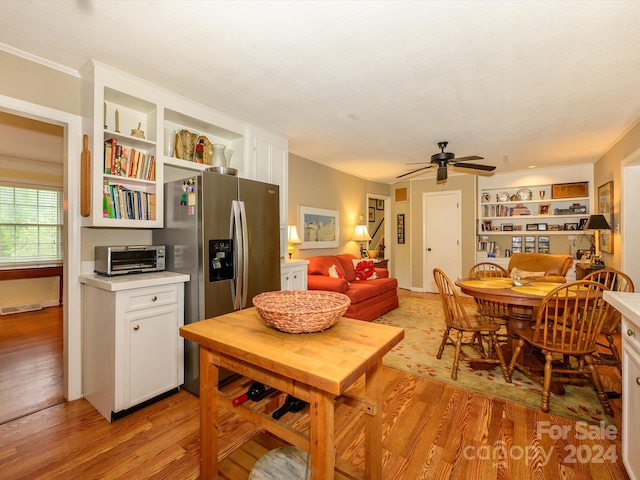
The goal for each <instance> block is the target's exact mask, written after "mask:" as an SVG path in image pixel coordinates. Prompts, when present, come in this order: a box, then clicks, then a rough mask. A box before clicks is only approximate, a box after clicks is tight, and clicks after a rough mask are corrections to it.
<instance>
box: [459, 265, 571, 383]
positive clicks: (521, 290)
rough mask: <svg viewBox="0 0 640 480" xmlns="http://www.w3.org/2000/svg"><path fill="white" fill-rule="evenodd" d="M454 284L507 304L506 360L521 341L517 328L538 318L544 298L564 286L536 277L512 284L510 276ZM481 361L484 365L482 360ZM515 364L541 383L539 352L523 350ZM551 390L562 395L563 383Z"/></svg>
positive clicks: (493, 300) (541, 363) (472, 295)
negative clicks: (538, 372) (534, 372)
mask: <svg viewBox="0 0 640 480" xmlns="http://www.w3.org/2000/svg"><path fill="white" fill-rule="evenodd" d="M455 283H456V285H457V286H458V287H459V288H460V291H461V292H462V293H464V294H465V295H469V296H470V297H474V298H478V299H481V300H485V301H491V302H497V303H502V304H504V305H506V306H507V310H508V312H509V319H508V321H507V336H508V338H509V341H508V342H507V345H505V346H504V347H503V350H504V355H505V359H510V358H511V354H512V352H513V351H514V350H515V344H516V343H517V341H518V337H517V335H516V334H514V333H513V332H514V331H515V330H516V329H518V328H527V327H530V326H531V325H532V323H533V322H534V321H535V319H536V316H537V314H538V309H539V308H540V305H541V304H542V300H543V299H544V297H545V296H546V295H547V294H548V293H549V292H551V291H552V290H553V289H555V288H556V287H559V286H561V285H564V284H562V283H556V282H544V281H535V280H531V281H529V280H525V281H523V282H522V285H513V280H512V279H511V278H508V277H507V278H502V277H501V278H496V277H487V278H484V279H462V280H457V281H456V282H455ZM478 363H479V364H481V361H480V362H478ZM493 366H494V365H492V367H493ZM516 367H517V368H518V369H519V370H521V371H523V373H525V374H527V375H528V376H530V377H531V378H532V379H534V380H536V381H537V382H540V383H541V377H539V376H538V375H535V374H532V373H531V372H532V371H537V370H539V369H542V368H543V367H544V362H541V361H540V358H539V355H537V354H535V352H533V351H531V349H526V348H523V349H522V353H521V355H520V358H519V359H518V361H517V362H516ZM521 367H522V368H521ZM551 391H552V392H553V393H555V394H556V395H563V394H564V386H563V385H562V384H560V383H558V382H552V385H551Z"/></svg>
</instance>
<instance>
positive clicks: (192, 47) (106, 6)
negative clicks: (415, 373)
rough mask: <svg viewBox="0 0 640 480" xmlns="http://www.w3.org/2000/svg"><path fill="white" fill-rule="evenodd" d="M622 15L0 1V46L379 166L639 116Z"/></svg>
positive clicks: (569, 139)
mask: <svg viewBox="0 0 640 480" xmlns="http://www.w3.org/2000/svg"><path fill="white" fill-rule="evenodd" d="M639 26H640V2H638V1H635V0H634V1H579V2H572V1H563V2H556V1H548V2H545V1H500V2H498V1H482V2H475V1H465V2H455V1H446V2H438V1H423V2H420V1H410V2H402V1H396V2H391V1H377V2H369V1H351V2H346V1H321V2H313V1H298V2H293V1H291V2H275V1H259V2H253V1H250V2H241V1H225V2H216V1H186V0H183V1H142V0H138V1H126V2H125V1H63V0H60V1H48V0H45V1H29V0H27V1H21V0H3V1H0V43H1V44H5V48H7V49H8V50H9V51H12V49H17V50H20V51H22V52H25V53H27V54H31V55H35V56H38V57H42V58H44V59H47V60H49V61H51V62H54V63H56V64H59V65H62V66H65V67H67V68H68V69H71V70H73V71H77V70H78V69H79V68H80V67H81V66H82V65H84V64H85V63H86V62H87V60H89V59H90V58H94V59H96V60H99V61H101V62H103V63H106V64H108V65H112V66H114V67H116V68H119V69H121V70H123V71H126V72H129V73H131V74H133V75H136V76H139V77H142V78H145V79H147V80H150V81H152V82H154V83H156V84H158V85H161V86H163V87H166V88H168V89H170V90H173V91H175V92H178V93H181V94H183V95H186V96H188V97H191V98H194V99H196V100H198V101H200V102H202V103H205V104H207V105H210V106H212V107H215V108H216V109H218V110H221V111H224V112H227V113H229V114H232V115H234V116H236V117H239V118H242V119H246V120H251V121H254V122H256V123H258V124H261V125H263V126H265V127H268V128H271V129H273V130H276V131H281V132H283V133H285V134H286V135H287V136H288V137H289V138H290V151H291V152H293V153H296V154H299V155H302V156H304V157H306V158H309V159H311V160H314V161H317V162H319V163H323V164H326V165H329V166H332V167H335V168H338V169H340V170H343V171H346V172H349V173H352V174H355V175H358V176H361V177H364V178H368V179H370V180H375V181H381V182H386V183H391V182H393V181H394V180H395V176H397V175H400V174H402V173H405V172H407V171H408V167H407V166H406V165H405V163H407V162H418V161H423V160H426V159H428V158H429V156H430V155H431V154H433V153H435V152H436V151H437V145H436V143H437V142H438V141H440V140H448V141H449V148H448V150H449V151H452V152H455V154H456V155H457V156H459V157H460V156H467V155H480V156H482V157H484V158H485V160H484V161H481V162H478V163H486V164H489V165H496V166H497V167H498V170H497V171H510V170H520V169H523V168H526V166H527V165H530V164H536V165H539V166H551V165H559V164H563V165H567V164H580V163H588V162H594V161H596V160H597V159H598V157H599V156H600V155H602V153H604V152H605V151H606V149H607V148H609V147H610V146H611V145H612V144H613V143H614V142H615V141H616V140H617V139H618V138H619V137H620V136H621V135H622V134H624V133H625V132H626V131H627V130H628V129H629V128H630V127H631V126H632V125H633V124H635V123H636V122H637V120H638V119H639V118H640V88H638V84H639V80H638V79H639V78H640V48H638V45H640V27H639ZM6 46H8V47H6ZM0 48H1V46H0ZM5 73H6V72H2V74H5Z"/></svg>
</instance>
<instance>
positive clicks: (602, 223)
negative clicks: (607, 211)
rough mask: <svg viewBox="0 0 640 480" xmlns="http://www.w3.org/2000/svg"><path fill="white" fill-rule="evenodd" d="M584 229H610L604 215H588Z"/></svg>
mask: <svg viewBox="0 0 640 480" xmlns="http://www.w3.org/2000/svg"><path fill="white" fill-rule="evenodd" d="M584 229H585V230H611V227H610V226H609V224H608V223H607V219H606V218H604V215H589V219H588V220H587V223H586V224H585V225H584Z"/></svg>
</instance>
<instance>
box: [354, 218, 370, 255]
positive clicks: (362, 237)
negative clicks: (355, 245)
mask: <svg viewBox="0 0 640 480" xmlns="http://www.w3.org/2000/svg"><path fill="white" fill-rule="evenodd" d="M353 240H354V241H356V242H360V258H365V257H366V254H367V250H366V248H365V247H364V244H365V242H370V241H371V235H369V230H368V229H367V226H366V225H356V231H355V233H354V234H353Z"/></svg>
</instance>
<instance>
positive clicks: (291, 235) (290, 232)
mask: <svg viewBox="0 0 640 480" xmlns="http://www.w3.org/2000/svg"><path fill="white" fill-rule="evenodd" d="M287 243H290V244H291V245H300V244H301V243H302V240H300V237H299V236H298V228H297V227H296V226H295V225H289V226H288V227H287Z"/></svg>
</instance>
